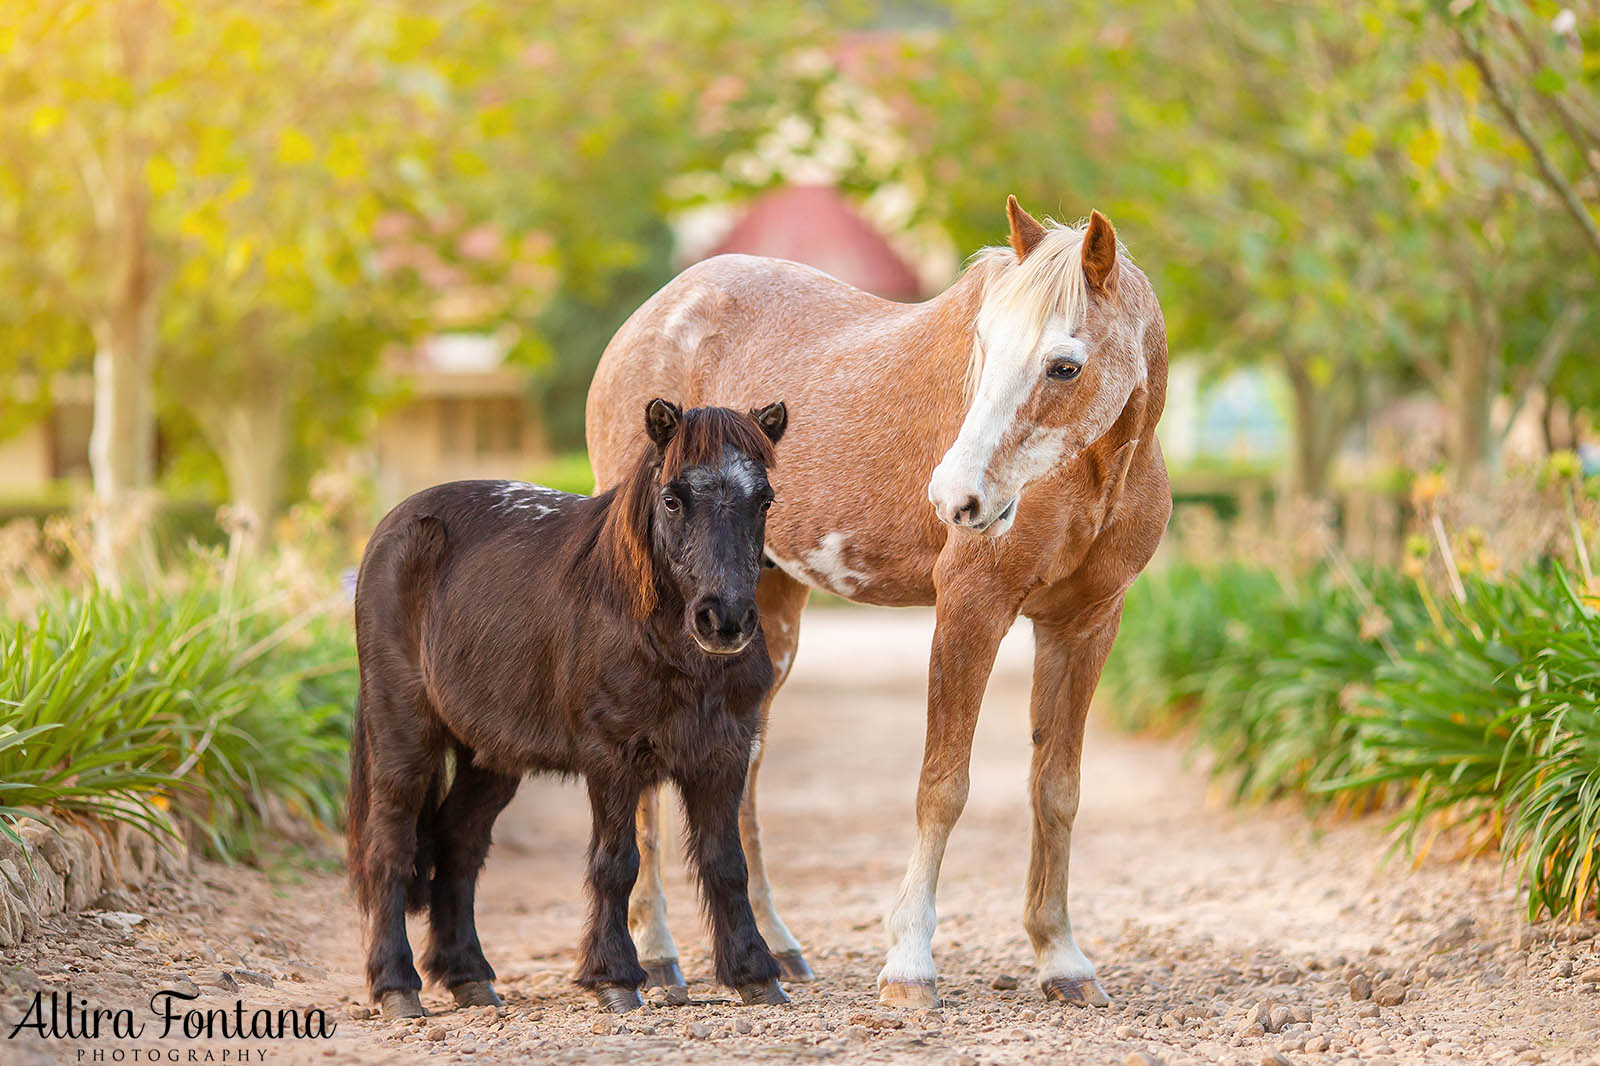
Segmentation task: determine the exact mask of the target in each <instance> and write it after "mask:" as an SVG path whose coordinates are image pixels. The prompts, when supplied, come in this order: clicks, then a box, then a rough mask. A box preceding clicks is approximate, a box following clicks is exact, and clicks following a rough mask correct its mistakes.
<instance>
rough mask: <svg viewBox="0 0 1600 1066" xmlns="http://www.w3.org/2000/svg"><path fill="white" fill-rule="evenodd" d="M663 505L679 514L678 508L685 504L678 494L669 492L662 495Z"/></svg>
mask: <svg viewBox="0 0 1600 1066" xmlns="http://www.w3.org/2000/svg"><path fill="white" fill-rule="evenodd" d="M661 506H663V507H665V508H666V509H667V510H669V511H671V512H672V513H673V514H677V513H678V509H679V508H680V507H682V506H683V505H682V504H681V503H679V502H678V498H677V497H676V496H674V495H672V494H671V493H670V492H669V493H668V494H667V495H665V496H663V497H661Z"/></svg>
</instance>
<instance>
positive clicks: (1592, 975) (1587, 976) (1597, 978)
mask: <svg viewBox="0 0 1600 1066" xmlns="http://www.w3.org/2000/svg"><path fill="white" fill-rule="evenodd" d="M1578 981H1579V983H1580V984H1586V985H1600V966H1596V967H1595V968H1594V969H1592V970H1585V971H1583V973H1581V974H1579V975H1578Z"/></svg>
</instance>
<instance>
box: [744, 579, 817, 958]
mask: <svg viewBox="0 0 1600 1066" xmlns="http://www.w3.org/2000/svg"><path fill="white" fill-rule="evenodd" d="M810 594H811V590H810V589H809V588H807V587H806V586H805V585H802V584H801V583H800V582H798V581H796V580H794V579H793V578H792V577H790V576H789V575H787V574H785V573H784V572H783V571H782V570H777V569H768V570H765V571H763V572H762V575H761V582H760V584H758V585H757V586H756V605H757V606H758V607H760V609H761V632H762V635H763V636H764V637H765V638H766V642H767V654H768V655H770V656H771V657H772V690H771V691H770V692H768V693H767V698H766V699H765V700H763V701H762V703H761V727H760V732H759V734H758V735H757V738H756V743H755V748H754V750H753V751H752V752H751V754H750V776H749V777H748V779H746V781H745V786H744V800H743V802H742V803H740V805H739V837H740V839H741V840H742V841H743V843H744V858H745V863H746V864H747V865H748V866H749V868H750V906H751V907H752V908H754V910H755V913H756V927H757V928H758V929H760V930H761V936H762V938H763V939H764V940H766V942H767V946H768V947H769V948H771V949H772V952H773V954H774V955H775V956H776V957H777V959H778V966H779V968H780V969H781V970H782V976H783V978H784V980H786V981H814V980H816V976H815V975H814V974H813V973H812V972H811V967H810V966H808V965H807V964H806V957H805V953H804V952H803V951H802V950H801V948H800V942H799V941H798V940H796V939H795V938H794V934H792V933H790V932H789V927H788V926H786V925H784V924H783V919H782V918H780V917H778V908H777V907H776V906H774V904H773V902H772V883H771V881H769V880H768V879H767V866H766V861H765V858H764V856H763V855H762V851H761V823H760V822H759V821H758V820H757V817H756V777H757V775H758V774H760V772H761V760H762V757H763V756H764V755H765V754H766V750H767V718H768V715H769V714H770V713H771V711H772V700H773V697H775V696H777V694H778V689H779V688H781V687H782V686H783V683H784V682H785V681H786V680H788V678H789V669H790V667H792V666H793V665H794V654H795V649H796V648H797V647H798V646H799V643H800V614H801V612H802V611H803V610H804V609H805V605H806V597H807V596H809V595H810Z"/></svg>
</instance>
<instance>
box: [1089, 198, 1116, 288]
mask: <svg viewBox="0 0 1600 1066" xmlns="http://www.w3.org/2000/svg"><path fill="white" fill-rule="evenodd" d="M1116 269H1117V231H1116V230H1115V229H1112V228H1111V220H1110V219H1108V218H1106V216H1104V215H1102V214H1101V213H1100V212H1098V211H1091V212H1089V230H1088V232H1087V233H1085V234H1084V235H1083V276H1084V277H1086V278H1088V279H1089V287H1090V288H1092V289H1094V290H1095V291H1096V292H1109V291H1110V290H1111V288H1112V287H1113V286H1114V285H1115V284H1116Z"/></svg>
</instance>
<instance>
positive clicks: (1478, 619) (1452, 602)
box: [1102, 563, 1600, 919]
mask: <svg viewBox="0 0 1600 1066" xmlns="http://www.w3.org/2000/svg"><path fill="white" fill-rule="evenodd" d="M1463 590H1464V593H1465V595H1464V596H1463V597H1462V598H1461V599H1460V600H1459V601H1458V600H1457V599H1456V598H1454V597H1449V596H1446V597H1439V596H1437V595H1435V594H1434V593H1433V591H1432V590H1431V589H1430V588H1429V587H1427V586H1426V585H1424V584H1422V583H1421V582H1420V581H1418V580H1414V579H1411V578H1408V577H1404V576H1402V575H1400V574H1398V573H1394V572H1385V571H1378V572H1372V573H1367V574H1363V575H1359V576H1358V575H1355V574H1354V573H1352V572H1349V571H1347V570H1342V571H1340V572H1334V571H1331V570H1330V571H1319V572H1316V573H1312V574H1309V575H1305V576H1302V577H1297V578H1293V579H1289V580H1287V581H1285V580H1282V579H1280V578H1279V577H1278V576H1277V575H1276V574H1275V573H1274V572H1272V571H1269V570H1267V569H1265V568H1261V567H1255V566H1252V565H1249V564H1240V563H1234V564H1227V565H1221V566H1213V567H1200V566H1196V565H1192V564H1176V565H1173V566H1170V567H1167V568H1165V569H1162V570H1158V571H1153V572H1151V573H1148V574H1146V575H1145V576H1143V577H1141V578H1140V579H1139V581H1138V582H1137V583H1136V584H1135V585H1134V587H1133V588H1132V589H1131V590H1130V593H1129V596H1128V603H1127V609H1126V612H1125V615H1124V622H1123V627H1122V633H1121V636H1120V637H1119V639H1118V642H1117V646H1116V648H1115V650H1114V651H1113V654H1112V659H1111V661H1110V662H1109V663H1108V664H1107V668H1106V675H1105V679H1104V681H1103V683H1102V694H1103V697H1104V698H1103V700H1102V702H1103V704H1105V705H1106V707H1107V710H1109V711H1110V713H1111V716H1112V717H1113V719H1114V720H1115V721H1117V722H1118V723H1119V724H1120V725H1123V726H1124V727H1128V728H1135V729H1158V730H1166V731H1170V730H1173V729H1182V730H1184V731H1185V733H1186V735H1187V736H1188V737H1189V739H1190V742H1191V743H1193V744H1194V745H1195V746H1196V747H1197V748H1199V749H1202V750H1205V751H1207V752H1209V754H1210V755H1211V760H1210V762H1211V767H1212V772H1213V773H1214V774H1215V775H1216V776H1217V777H1218V778H1219V780H1222V781H1225V782H1226V783H1228V784H1229V786H1230V787H1231V789H1232V792H1233V795H1234V797H1235V798H1236V799H1238V800H1259V799H1266V798H1271V797H1276V796H1283V795H1292V796H1297V797H1300V798H1301V799H1303V800H1305V801H1306V802H1308V803H1310V804H1312V805H1324V806H1325V805H1329V804H1332V805H1334V806H1336V807H1338V808H1341V809H1345V810H1367V809H1371V808H1374V807H1383V808H1385V809H1389V810H1391V811H1392V812H1393V816H1394V818H1395V824H1396V826H1397V827H1398V828H1399V829H1400V830H1401V831H1402V833H1401V839H1402V840H1403V841H1404V843H1405V845H1406V846H1407V847H1410V848H1413V849H1420V850H1426V849H1427V848H1428V847H1430V846H1431V842H1432V840H1433V839H1434V838H1435V836H1436V835H1437V834H1439V833H1441V832H1444V831H1448V830H1450V829H1453V828H1459V827H1463V826H1464V827H1468V828H1470V829H1471V830H1473V831H1474V832H1475V833H1476V835H1477V836H1478V837H1480V838H1487V839H1489V840H1491V841H1498V842H1499V843H1500V845H1501V847H1502V851H1503V855H1504V857H1505V859H1506V861H1507V862H1508V863H1512V864H1515V865H1516V866H1517V868H1518V870H1519V876H1520V883H1521V885H1522V888H1523V890H1524V891H1525V893H1526V898H1527V905H1528V911H1529V914H1530V916H1538V915H1562V916H1568V917H1572V918H1574V919H1577V918H1579V917H1581V916H1583V915H1586V914H1587V915H1596V914H1600V900H1597V889H1600V857H1597V855H1596V845H1597V842H1600V612H1597V609H1596V607H1597V604H1596V603H1595V602H1594V600H1593V597H1592V596H1591V597H1590V598H1589V599H1585V596H1584V595H1583V593H1582V592H1581V591H1580V590H1579V589H1578V588H1577V587H1576V586H1575V583H1574V581H1573V580H1572V579H1571V578H1570V577H1569V575H1568V574H1567V573H1566V571H1564V570H1562V569H1561V568H1560V567H1559V566H1556V565H1551V566H1548V567H1546V568H1544V569H1536V570H1531V571H1529V572H1527V573H1524V574H1521V575H1518V576H1516V577H1514V578H1512V579H1509V580H1506V581H1503V582H1495V581H1488V580H1480V579H1468V580H1467V581H1466V582H1465V583H1464V585H1463Z"/></svg>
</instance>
